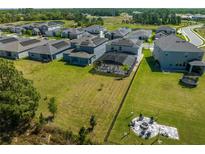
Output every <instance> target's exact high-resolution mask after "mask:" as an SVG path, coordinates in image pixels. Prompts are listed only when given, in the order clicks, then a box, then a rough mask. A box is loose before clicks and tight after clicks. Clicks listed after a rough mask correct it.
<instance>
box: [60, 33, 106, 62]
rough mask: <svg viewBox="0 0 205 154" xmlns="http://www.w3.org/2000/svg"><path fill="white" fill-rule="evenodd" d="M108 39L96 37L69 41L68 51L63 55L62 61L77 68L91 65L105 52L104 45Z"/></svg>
mask: <svg viewBox="0 0 205 154" xmlns="http://www.w3.org/2000/svg"><path fill="white" fill-rule="evenodd" d="M107 41H108V39H106V38H100V37H98V36H91V37H82V38H80V39H75V40H71V47H72V48H74V49H70V50H68V51H67V52H65V53H64V54H63V59H64V61H66V62H68V63H70V64H73V65H79V66H86V65H89V64H92V63H93V62H94V61H95V60H96V59H98V58H99V57H100V56H102V55H103V54H104V52H105V44H106V43H107Z"/></svg>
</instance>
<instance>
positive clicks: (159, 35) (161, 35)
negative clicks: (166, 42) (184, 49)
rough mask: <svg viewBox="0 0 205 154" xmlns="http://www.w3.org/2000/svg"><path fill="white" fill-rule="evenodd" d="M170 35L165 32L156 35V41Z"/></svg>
mask: <svg viewBox="0 0 205 154" xmlns="http://www.w3.org/2000/svg"><path fill="white" fill-rule="evenodd" d="M167 35H168V34H167V33H165V32H163V31H162V32H159V33H156V34H155V40H157V39H159V38H161V37H164V36H167Z"/></svg>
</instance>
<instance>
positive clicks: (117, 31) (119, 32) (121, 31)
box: [111, 28, 131, 37]
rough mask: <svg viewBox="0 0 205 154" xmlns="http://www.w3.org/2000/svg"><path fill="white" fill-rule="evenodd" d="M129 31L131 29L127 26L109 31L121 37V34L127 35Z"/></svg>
mask: <svg viewBox="0 0 205 154" xmlns="http://www.w3.org/2000/svg"><path fill="white" fill-rule="evenodd" d="M130 31H131V29H129V28H120V29H118V30H115V31H112V32H111V33H112V34H114V35H116V36H120V37H123V36H125V35H127V34H128V33H129V32H130Z"/></svg>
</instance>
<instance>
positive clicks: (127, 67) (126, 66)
mask: <svg viewBox="0 0 205 154" xmlns="http://www.w3.org/2000/svg"><path fill="white" fill-rule="evenodd" d="M122 70H123V71H124V72H125V73H127V72H128V71H129V66H128V65H123V66H122Z"/></svg>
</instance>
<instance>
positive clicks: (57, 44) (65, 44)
mask: <svg viewBox="0 0 205 154" xmlns="http://www.w3.org/2000/svg"><path fill="white" fill-rule="evenodd" d="M68 45H69V44H68V43H67V42H65V41H61V42H58V43H55V44H52V46H53V47H55V48H56V49H60V48H63V47H65V46H68Z"/></svg>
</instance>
